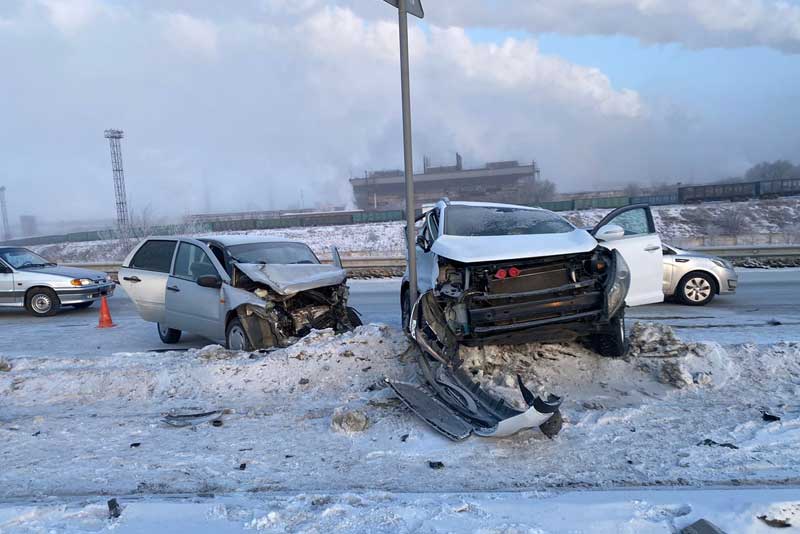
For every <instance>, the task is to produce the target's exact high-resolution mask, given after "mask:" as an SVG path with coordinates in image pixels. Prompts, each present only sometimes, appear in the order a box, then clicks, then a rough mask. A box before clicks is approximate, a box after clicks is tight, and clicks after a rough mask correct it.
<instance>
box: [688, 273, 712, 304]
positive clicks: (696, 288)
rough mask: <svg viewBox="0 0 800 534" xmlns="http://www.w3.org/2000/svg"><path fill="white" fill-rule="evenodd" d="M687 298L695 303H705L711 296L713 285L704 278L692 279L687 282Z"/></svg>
mask: <svg viewBox="0 0 800 534" xmlns="http://www.w3.org/2000/svg"><path fill="white" fill-rule="evenodd" d="M684 293H685V294H686V298H688V299H689V300H691V301H693V302H703V301H704V300H706V299H708V297H709V295H711V284H709V283H708V280H706V279H705V278H702V277H699V276H698V277H696V278H690V279H689V280H687V281H686V287H685V289H684Z"/></svg>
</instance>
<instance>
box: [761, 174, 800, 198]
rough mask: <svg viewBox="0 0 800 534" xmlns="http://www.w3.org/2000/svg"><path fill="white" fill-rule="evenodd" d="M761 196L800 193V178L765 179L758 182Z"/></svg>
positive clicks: (770, 196)
mask: <svg viewBox="0 0 800 534" xmlns="http://www.w3.org/2000/svg"><path fill="white" fill-rule="evenodd" d="M758 188H759V191H758V193H759V196H760V197H762V198H765V197H766V198H772V197H785V196H790V195H800V178H788V179H785V180H764V181H761V182H758Z"/></svg>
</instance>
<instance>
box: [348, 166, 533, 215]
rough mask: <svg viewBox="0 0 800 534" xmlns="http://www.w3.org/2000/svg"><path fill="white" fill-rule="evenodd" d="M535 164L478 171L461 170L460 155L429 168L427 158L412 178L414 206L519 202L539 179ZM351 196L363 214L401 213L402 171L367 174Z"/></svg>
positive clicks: (355, 180) (356, 181)
mask: <svg viewBox="0 0 800 534" xmlns="http://www.w3.org/2000/svg"><path fill="white" fill-rule="evenodd" d="M538 174H539V167H538V166H537V165H536V162H535V161H532V162H531V163H530V164H528V165H521V164H520V163H519V162H518V161H495V162H491V163H487V164H486V165H485V166H483V167H480V168H477V169H464V167H463V162H462V159H461V155H460V154H456V164H455V165H451V166H444V167H432V166H431V165H430V160H429V159H428V158H427V157H426V158H425V164H424V171H423V173H422V174H415V175H414V200H415V203H416V206H417V207H419V206H421V205H422V204H426V203H431V202H436V201H437V200H439V199H440V198H442V197H448V198H450V199H451V200H474V201H490V202H510V203H513V202H517V203H518V202H519V200H520V192H521V190H522V189H524V187H525V186H526V184H530V183H532V182H533V181H534V180H536V179H537V178H538ZM350 185H351V186H352V187H353V196H354V197H355V201H356V204H357V205H358V207H359V209H362V210H385V209H402V208H404V207H405V178H404V175H403V171H402V170H389V171H375V172H367V173H365V176H364V177H363V178H351V179H350Z"/></svg>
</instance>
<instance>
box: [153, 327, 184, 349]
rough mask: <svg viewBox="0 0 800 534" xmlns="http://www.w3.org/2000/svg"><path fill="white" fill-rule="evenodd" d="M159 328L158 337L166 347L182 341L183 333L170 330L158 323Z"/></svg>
mask: <svg viewBox="0 0 800 534" xmlns="http://www.w3.org/2000/svg"><path fill="white" fill-rule="evenodd" d="M156 326H157V327H158V337H160V338H161V342H162V343H164V344H166V345H174V344H175V343H177V342H178V341H180V340H181V331H180V330H175V329H174V328H168V327H166V326H164V325H162V324H161V323H156Z"/></svg>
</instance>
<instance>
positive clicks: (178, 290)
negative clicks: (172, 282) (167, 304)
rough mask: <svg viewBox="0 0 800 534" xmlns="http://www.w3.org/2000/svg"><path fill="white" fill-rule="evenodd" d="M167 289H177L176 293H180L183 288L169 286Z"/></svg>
mask: <svg viewBox="0 0 800 534" xmlns="http://www.w3.org/2000/svg"><path fill="white" fill-rule="evenodd" d="M167 289H169V290H170V291H175V292H176V293H180V291H181V288H179V287H178V286H167Z"/></svg>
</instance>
